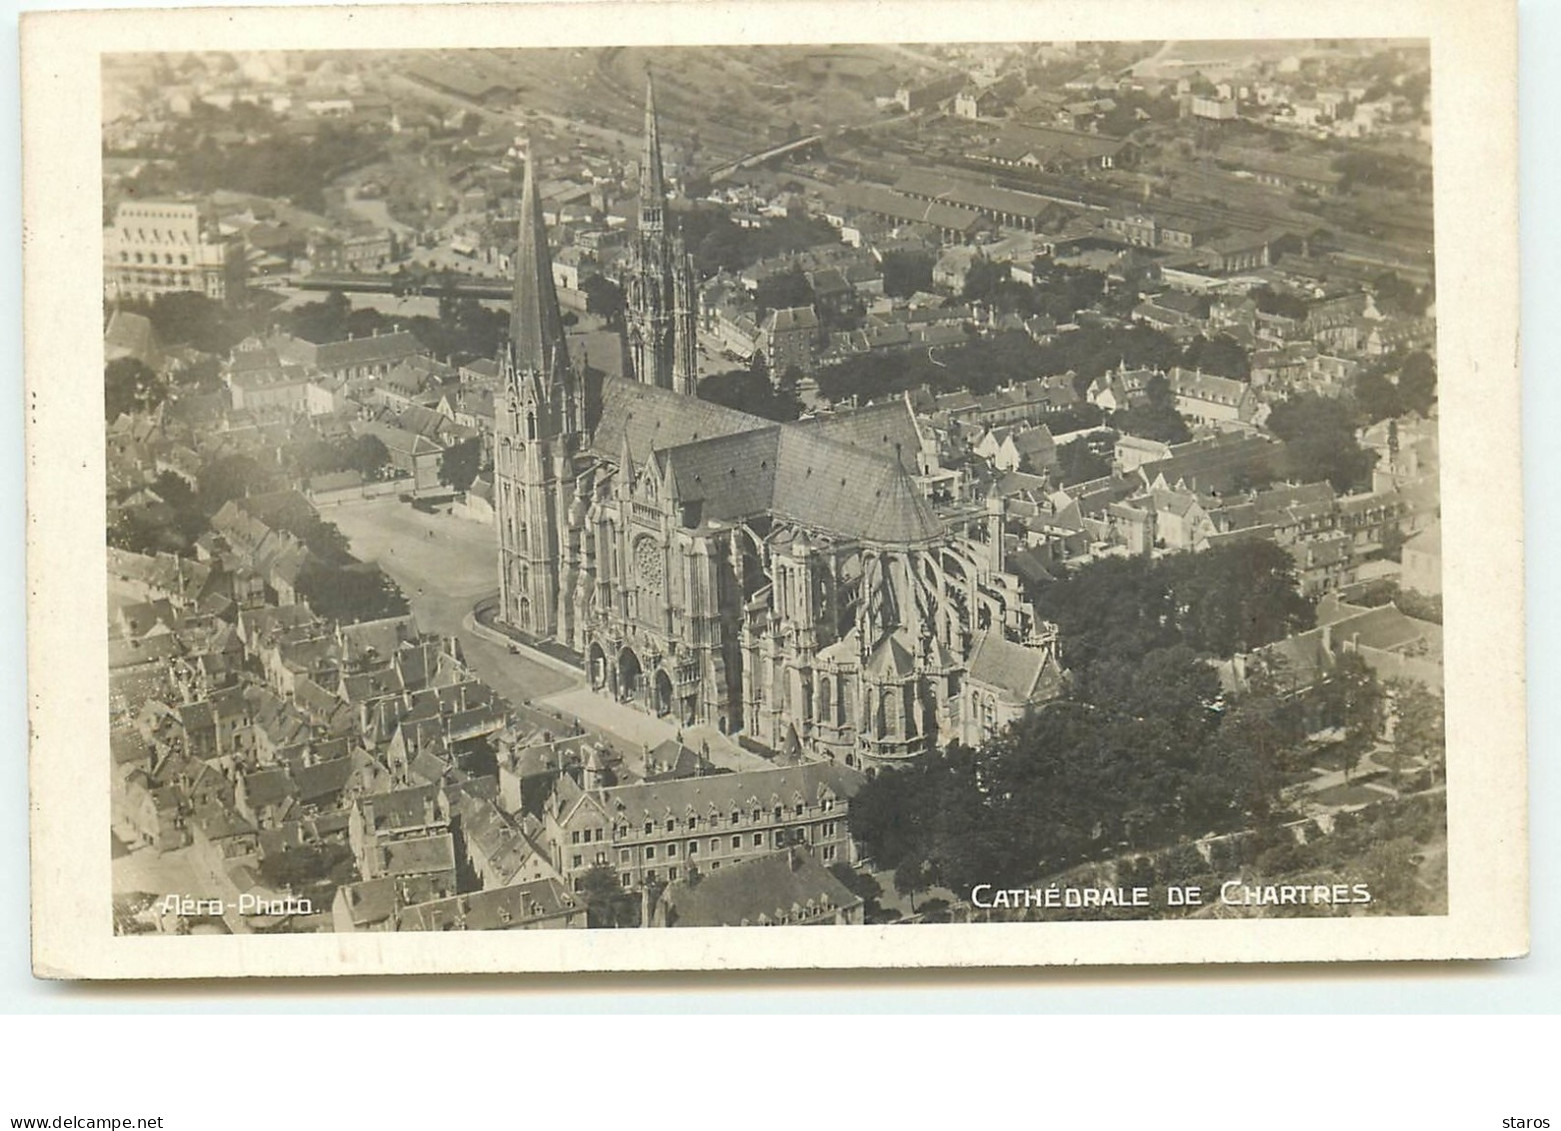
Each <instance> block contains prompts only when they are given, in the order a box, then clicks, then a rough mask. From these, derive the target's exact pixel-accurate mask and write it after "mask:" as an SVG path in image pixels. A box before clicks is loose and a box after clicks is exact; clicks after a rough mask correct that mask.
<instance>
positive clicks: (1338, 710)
mask: <svg viewBox="0 0 1561 1131" xmlns="http://www.w3.org/2000/svg"><path fill="white" fill-rule="evenodd" d="M1321 701H1322V704H1323V709H1324V712H1325V714H1326V715H1327V717H1329V718H1331V719H1332V720H1333V721H1334V722H1335V723H1336V724H1337V725H1339V726H1340V727H1341V728H1342V729H1343V731H1344V737H1343V739H1342V740H1340V742H1339V744H1338V751H1337V752H1338V755H1339V762H1340V765H1341V768H1342V769H1343V770H1344V780H1345V782H1346V783H1347V782H1348V781H1349V780H1350V772H1351V771H1352V770H1353V769H1354V768H1355V764H1356V763H1357V762H1359V761H1360V759H1361V756H1362V755H1364V754H1365V753H1366V751H1368V750H1370V749H1371V748H1372V746H1373V745H1374V744H1375V743H1376V741H1377V738H1378V736H1379V735H1380V734H1381V732H1382V721H1383V717H1384V711H1383V708H1384V697H1383V693H1382V687H1381V685H1380V684H1378V683H1377V679H1376V676H1374V675H1373V674H1372V672H1371V669H1370V668H1369V667H1367V666H1366V661H1365V660H1363V659H1361V658H1360V656H1359V655H1358V654H1357V653H1354V652H1346V653H1344V654H1343V655H1341V656H1340V657H1339V659H1338V662H1337V663H1336V665H1335V666H1334V670H1333V674H1332V675H1331V676H1329V677H1328V680H1327V682H1325V683H1324V684H1323V686H1322V690H1321Z"/></svg>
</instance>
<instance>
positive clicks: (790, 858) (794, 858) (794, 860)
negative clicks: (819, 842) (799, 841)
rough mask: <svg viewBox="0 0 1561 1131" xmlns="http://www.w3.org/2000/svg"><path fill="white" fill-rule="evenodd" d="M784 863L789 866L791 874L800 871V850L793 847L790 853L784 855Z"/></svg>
mask: <svg viewBox="0 0 1561 1131" xmlns="http://www.w3.org/2000/svg"><path fill="white" fill-rule="evenodd" d="M786 862H787V863H788V864H789V865H791V870H792V871H793V872H797V871H800V870H801V869H802V850H801V849H800V848H797V847H795V846H793V847H792V849H791V851H790V852H788V853H787V854H786Z"/></svg>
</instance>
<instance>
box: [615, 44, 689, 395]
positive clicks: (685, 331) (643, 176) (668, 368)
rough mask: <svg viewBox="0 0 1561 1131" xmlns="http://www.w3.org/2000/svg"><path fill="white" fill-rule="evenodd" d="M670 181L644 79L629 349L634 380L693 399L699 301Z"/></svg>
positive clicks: (649, 82)
mask: <svg viewBox="0 0 1561 1131" xmlns="http://www.w3.org/2000/svg"><path fill="white" fill-rule="evenodd" d="M666 221H667V181H666V173H665V170H664V168H663V166H662V163H661V125H660V123H659V122H658V121H657V118H656V84H655V81H654V80H653V79H652V78H651V76H650V72H649V71H646V73H645V152H644V154H643V155H642V157H641V159H640V225H639V231H638V232H636V233H635V240H634V243H633V244H632V245H631V247H630V252H629V270H628V272H627V276H626V278H625V280H624V282H625V286H624V291H625V296H624V297H625V299H626V306H627V310H626V314H627V318H626V323H627V326H626V329H627V335H626V344H627V350H628V363H629V369H630V370H631V372H632V373H633V376H634V379H635V380H637V381H641V382H643V383H644V384H647V385H658V386H660V387H661V388H663V389H675V390H677V391H678V392H680V393H687V394H689V395H690V396H692V395H693V394H694V391H695V388H696V386H697V383H698V369H697V364H696V359H695V346H696V334H697V329H696V325H695V312H696V311H697V309H698V306H699V296H698V294H697V293H696V290H695V283H694V261H693V257H692V256H690V255H689V253H688V249H687V248H686V247H685V246H684V245H683V239H682V237H681V235H679V234H678V233H677V232H676V231H675V230H674V229H673V227H672V226H671V225H670V224H668V223H667V222H666Z"/></svg>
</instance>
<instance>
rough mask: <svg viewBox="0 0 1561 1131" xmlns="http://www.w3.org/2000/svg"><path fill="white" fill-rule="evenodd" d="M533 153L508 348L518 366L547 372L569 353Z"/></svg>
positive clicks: (529, 160) (518, 246)
mask: <svg viewBox="0 0 1561 1131" xmlns="http://www.w3.org/2000/svg"><path fill="white" fill-rule="evenodd" d="M534 164H535V158H533V157H532V156H531V154H530V153H529V152H528V153H527V155H526V179H525V183H524V184H523V185H522V186H521V193H520V233H519V235H520V239H519V242H518V243H517V244H516V246H515V293H514V296H513V299H512V306H511V308H510V319H509V336H510V348H511V349H512V350H513V351H514V358H515V368H516V370H517V371H525V370H531V371H533V372H536V373H547V372H550V371H551V368H550V367H551V366H552V365H553V364H554V363H555V362H558V361H561V360H563V359H564V358H567V356H568V354H567V349H568V345H567V343H566V342H565V339H564V318H563V315H562V314H561V313H560V312H559V309H558V291H557V290H556V289H554V287H553V258H552V256H551V255H549V254H548V249H547V224H546V222H545V221H544V220H543V219H542V202H541V200H540V199H539V197H538V196H537V182H536V175H535V173H534V171H533V166H534Z"/></svg>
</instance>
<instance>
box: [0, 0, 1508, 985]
mask: <svg viewBox="0 0 1561 1131" xmlns="http://www.w3.org/2000/svg"><path fill="white" fill-rule="evenodd" d="M1515 57H1516V56H1515V15H1514V11H1513V8H1512V6H1511V5H1497V6H1495V7H1491V6H1481V7H1480V8H1479V9H1478V10H1477V11H1475V10H1471V9H1469V8H1468V7H1467V6H1465V5H1459V4H1455V3H1451V2H1444V0H1415V2H1396V0H1389V2H1387V3H1382V4H1374V5H1371V6H1370V7H1368V8H1364V9H1363V8H1361V7H1360V6H1358V5H1354V4H1348V3H1339V2H1334V0H1323V2H1320V3H1314V4H1308V5H1304V6H1301V5H1278V4H1268V5H1257V6H1252V5H1237V4H1233V3H1225V2H1208V3H1197V4H1185V5H1174V6H1170V5H1152V4H1147V3H1128V4H1120V3H1112V4H1110V5H1107V4H1104V3H1088V2H1057V3H1003V2H997V3H981V4H953V3H946V2H939V3H917V2H914V0H908V2H897V3H874V4H866V3H845V4H831V5H828V6H824V5H820V4H813V3H776V4H771V3H747V4H726V3H719V4H694V3H670V4H650V3H645V4H616V3H577V4H557V5H550V4H516V5H511V6H496V5H473V6H469V7H468V6H463V5H429V6H424V7H405V8H398V7H364V8H351V7H340V8H301V9H300V8H288V9H281V8H277V9H265V8H252V9H246V8H233V9H220V10H219V9H182V10H172V11H150V10H147V11H116V12H95V13H93V12H72V13H45V14H29V15H27V16H25V17H24V19H23V78H24V98H23V104H24V105H23V108H24V119H25V120H24V143H25V144H24V164H23V169H24V198H25V217H24V222H25V268H26V277H25V320H26V325H25V329H26V373H25V380H26V395H27V460H28V551H29V553H28V590H29V593H28V595H29V606H28V609H29V617H28V629H29V632H28V650H29V654H28V661H29V697H30V708H31V720H30V721H31V749H30V782H31V791H32V805H31V813H32V829H31V835H32V878H33V891H32V930H33V940H34V958H33V961H34V970H35V972H36V973H37V974H38V975H39V976H41V977H50V978H184V977H253V976H271V975H329V974H368V973H384V974H398V973H399V974H406V973H439V972H452V973H453V972H485V971H516V972H523V971H537V972H569V971H597V970H625V971H631V970H647V971H648V970H677V969H681V970H702V969H710V970H714V969H776V968H857V967H878V966H885V967H960V966H1044V965H1053V964H1086V963H1088V964H1140V963H1158V964H1164V963H1182V964H1187V963H1192V964H1196V963H1227V962H1292V961H1316V960H1364V959H1393V960H1402V959H1450V958H1466V959H1472V958H1497V957H1514V956H1519V955H1522V954H1523V953H1525V952H1526V950H1527V946H1528V939H1527V883H1528V879H1527V877H1528V871H1527V844H1526V836H1527V834H1526V805H1527V802H1526V788H1525V780H1526V777H1525V747H1524V732H1525V715H1524V682H1523V610H1522V576H1523V573H1522V571H1523V554H1522V548H1523V531H1522V502H1521V497H1522V496H1521V490H1522V485H1521V476H1520V461H1519V452H1518V440H1517V438H1518V434H1519V402H1518V391H1519V381H1518V363H1519V358H1518V325H1517V309H1518V305H1517V220H1516V195H1517V194H1516V122H1515V120H1516V112H1515V72H1514V69H1515ZM100 375H101V384H100ZM758 927H767V928H772V929H770V930H762V931H761V930H748V929H742V928H758ZM719 928H733V929H727V930H722V929H719ZM803 928H822V929H819V930H806V929H803Z"/></svg>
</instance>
